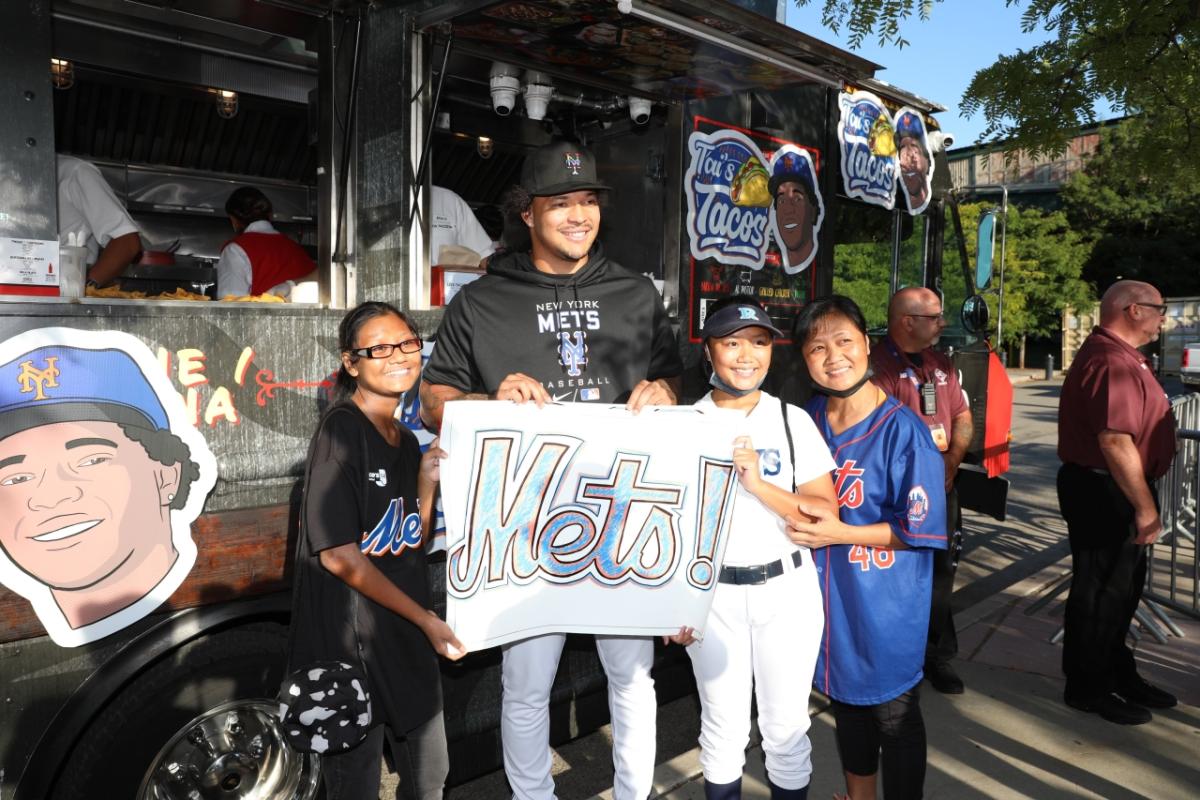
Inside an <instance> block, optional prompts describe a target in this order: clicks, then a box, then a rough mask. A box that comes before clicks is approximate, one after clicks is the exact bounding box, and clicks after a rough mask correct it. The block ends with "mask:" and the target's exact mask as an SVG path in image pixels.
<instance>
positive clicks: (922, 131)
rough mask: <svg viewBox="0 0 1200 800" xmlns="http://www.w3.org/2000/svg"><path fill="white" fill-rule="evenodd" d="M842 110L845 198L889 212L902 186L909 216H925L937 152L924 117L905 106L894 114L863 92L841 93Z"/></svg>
mask: <svg viewBox="0 0 1200 800" xmlns="http://www.w3.org/2000/svg"><path fill="white" fill-rule="evenodd" d="M838 105H839V107H840V109H841V116H840V117H839V119H838V142H839V144H840V146H841V151H842V152H841V155H842V188H843V190H844V191H845V192H846V196H847V197H853V198H856V199H858V200H862V201H864V202H867V203H873V204H874V205H877V206H882V207H884V208H888V209H890V208H892V207H894V206H895V202H896V188H897V185H899V188H900V191H901V193H903V195H904V201H905V205H906V206H907V208H908V213H910V214H920V213H921V212H922V211H924V210H925V208H926V207H927V206H928V205H929V200H930V194H931V192H930V184H931V180H932V176H933V150H932V147H931V146H930V142H929V132H928V130H927V129H926V127H925V119H924V116H923V115H922V114H921V112H920V111H918V110H916V109H914V108H909V107H908V106H905V107H903V108H900V109H898V110H897V111H896V113H895V114H894V115H893V114H892V113H890V112H889V111H888V109H887V107H886V106H885V105H884V103H883V101H882V100H880V99H879V98H878V97H877V96H875V95H874V94H872V93H871V92H861V91H856V92H843V93H842V94H841V95H840V96H839V98H838Z"/></svg>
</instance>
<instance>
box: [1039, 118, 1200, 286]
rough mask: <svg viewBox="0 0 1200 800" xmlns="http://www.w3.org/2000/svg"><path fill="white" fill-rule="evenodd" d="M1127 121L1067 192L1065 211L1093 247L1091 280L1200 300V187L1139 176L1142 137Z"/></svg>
mask: <svg viewBox="0 0 1200 800" xmlns="http://www.w3.org/2000/svg"><path fill="white" fill-rule="evenodd" d="M1139 128H1140V126H1139V125H1138V124H1136V123H1132V124H1131V123H1128V122H1127V123H1123V124H1122V125H1119V126H1117V127H1115V128H1113V129H1110V130H1108V131H1106V132H1105V135H1104V138H1103V139H1102V140H1101V145H1100V148H1099V150H1098V151H1097V153H1096V154H1095V155H1094V156H1092V158H1091V159H1089V161H1088V162H1087V165H1086V167H1085V168H1084V170H1083V171H1082V172H1080V173H1077V174H1076V175H1074V176H1073V177H1072V178H1071V179H1070V180H1069V181H1068V182H1067V184H1066V186H1064V187H1063V192H1062V197H1063V210H1064V212H1065V213H1066V215H1067V218H1068V220H1069V221H1070V223H1071V226H1072V227H1073V228H1074V229H1075V230H1077V231H1080V233H1081V234H1082V235H1083V239H1084V243H1085V245H1086V247H1087V248H1088V255H1087V259H1086V261H1085V265H1084V273H1083V276H1084V278H1085V279H1087V280H1088V281H1090V282H1091V283H1092V284H1093V285H1094V286H1095V288H1096V290H1097V291H1098V292H1103V291H1104V289H1106V288H1107V287H1108V286H1110V285H1111V284H1112V283H1113V282H1114V281H1117V280H1119V279H1120V278H1131V279H1135V280H1145V281H1149V282H1150V283H1153V284H1154V285H1155V286H1157V287H1158V288H1159V290H1160V291H1161V292H1162V293H1163V294H1164V295H1167V296H1173V297H1184V296H1194V295H1200V187H1197V185H1196V184H1195V183H1193V182H1190V181H1185V180H1178V179H1165V178H1162V177H1158V176H1155V175H1152V174H1145V173H1142V172H1139V171H1138V170H1137V169H1136V168H1135V167H1133V166H1132V163H1133V156H1132V155H1131V154H1132V153H1134V152H1136V150H1137V148H1138V147H1139V146H1140V141H1141V136H1142V135H1143V133H1142V131H1141V130H1139Z"/></svg>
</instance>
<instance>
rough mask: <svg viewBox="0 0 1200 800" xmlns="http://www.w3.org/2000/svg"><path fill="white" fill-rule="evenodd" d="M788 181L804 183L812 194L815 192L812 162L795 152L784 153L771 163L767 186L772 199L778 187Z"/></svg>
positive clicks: (815, 182) (815, 184) (815, 185)
mask: <svg viewBox="0 0 1200 800" xmlns="http://www.w3.org/2000/svg"><path fill="white" fill-rule="evenodd" d="M789 181H792V182H795V183H802V184H804V185H805V186H807V187H808V188H809V190H810V193H811V194H813V195H815V194H816V193H817V179H816V176H814V175H813V174H812V164H811V163H810V162H809V161H808V159H806V158H804V157H803V156H801V155H799V154H797V153H785V154H784V155H783V156H781V157H780V158H778V159H776V160H775V162H774V163H773V164H772V165H771V179H770V181H769V182H768V184H767V186H768V188H769V189H770V192H771V198H772V200H774V198H775V196H776V195H777V194H779V187H780V186H782V185H783V184H785V183H787V182H789ZM810 199H811V198H810Z"/></svg>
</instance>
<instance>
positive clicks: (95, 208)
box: [67, 163, 138, 247]
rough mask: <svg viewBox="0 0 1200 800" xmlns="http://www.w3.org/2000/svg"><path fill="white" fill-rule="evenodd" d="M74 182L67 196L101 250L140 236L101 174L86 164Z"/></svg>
mask: <svg viewBox="0 0 1200 800" xmlns="http://www.w3.org/2000/svg"><path fill="white" fill-rule="evenodd" d="M73 179H74V181H73V185H72V186H70V187H69V188H68V191H67V196H68V198H69V199H70V201H71V202H72V203H73V204H74V205H75V207H76V208H77V209H78V210H79V213H80V214H81V215H82V216H83V218H84V219H85V220H86V221H87V226H88V228H90V229H91V234H92V236H93V237H94V238H95V239H96V241H97V242H98V243H99V245H100V246H101V247H107V246H108V243H109V242H111V241H112V240H113V239H115V238H117V237H118V236H124V235H125V234H127V233H138V228H137V225H135V224H134V222H133V219H132V218H131V217H130V216H129V212H127V211H126V210H125V207H124V206H122V205H121V201H120V200H118V199H117V196H116V194H115V193H114V192H113V190H112V187H110V186H109V185H108V183H107V181H105V180H104V178H103V176H101V175H100V170H98V169H96V168H95V167H94V166H92V165H91V164H87V163H83V164H82V165H81V166H80V167H79V168H78V169H76V170H75V174H74V176H73Z"/></svg>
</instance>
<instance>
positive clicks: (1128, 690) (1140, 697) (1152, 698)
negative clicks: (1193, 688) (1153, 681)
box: [1117, 675, 1179, 708]
mask: <svg viewBox="0 0 1200 800" xmlns="http://www.w3.org/2000/svg"><path fill="white" fill-rule="evenodd" d="M1117 694H1119V695H1121V697H1124V698H1125V699H1126V700H1128V701H1129V702H1131V703H1137V704H1138V705H1139V706H1145V707H1146V708H1174V707H1175V706H1176V704H1178V703H1179V701H1178V700H1176V699H1175V695H1173V694H1171V693H1170V692H1167V691H1163V690H1162V689H1159V688H1158V687H1157V686H1151V685H1150V684H1148V683H1146V681H1144V680H1142V677H1141V676H1140V675H1135V676H1134V677H1133V680H1132V681H1126V682H1125V683H1122V684H1121V685H1120V686H1118V687H1117Z"/></svg>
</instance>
